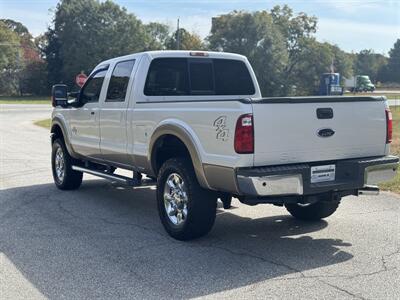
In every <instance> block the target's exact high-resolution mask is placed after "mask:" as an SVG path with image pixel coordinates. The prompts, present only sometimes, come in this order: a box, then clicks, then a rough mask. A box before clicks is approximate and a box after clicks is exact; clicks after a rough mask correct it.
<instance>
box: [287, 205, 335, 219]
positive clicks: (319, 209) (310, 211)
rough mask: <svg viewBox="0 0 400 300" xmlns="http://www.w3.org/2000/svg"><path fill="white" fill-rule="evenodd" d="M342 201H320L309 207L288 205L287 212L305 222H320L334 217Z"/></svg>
mask: <svg viewBox="0 0 400 300" xmlns="http://www.w3.org/2000/svg"><path fill="white" fill-rule="evenodd" d="M339 204H340V201H329V202H328V201H319V202H316V203H313V204H310V205H308V206H300V205H298V204H297V203H287V204H285V207H286V209H287V211H288V212H289V213H290V214H291V215H292V216H293V217H295V218H296V219H299V220H305V221H318V220H321V219H324V218H327V217H329V216H330V215H332V214H333V213H334V212H335V211H336V209H337V208H338V207H339Z"/></svg>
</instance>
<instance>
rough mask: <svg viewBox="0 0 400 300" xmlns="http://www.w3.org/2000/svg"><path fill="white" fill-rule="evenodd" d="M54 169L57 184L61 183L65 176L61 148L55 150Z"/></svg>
mask: <svg viewBox="0 0 400 300" xmlns="http://www.w3.org/2000/svg"><path fill="white" fill-rule="evenodd" d="M54 168H55V171H56V176H57V179H58V181H59V182H63V180H64V176H65V162H64V152H63V150H62V148H61V147H58V148H57V151H56V155H55V158H54Z"/></svg>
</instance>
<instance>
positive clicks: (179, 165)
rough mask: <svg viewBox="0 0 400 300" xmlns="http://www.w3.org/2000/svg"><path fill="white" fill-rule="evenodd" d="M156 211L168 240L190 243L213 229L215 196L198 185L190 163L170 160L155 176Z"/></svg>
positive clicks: (186, 160)
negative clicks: (173, 239) (169, 238)
mask: <svg viewBox="0 0 400 300" xmlns="http://www.w3.org/2000/svg"><path fill="white" fill-rule="evenodd" d="M157 207H158V213H159V216H160V219H161V223H162V224H163V226H164V228H165V230H166V231H167V232H168V234H169V235H170V236H171V237H173V238H175V239H177V240H181V241H184V240H191V239H195V238H199V237H201V236H204V235H206V234H207V233H208V232H209V231H210V230H211V228H212V226H213V225H214V221H215V216H216V209H217V195H216V194H215V193H213V192H211V191H208V190H205V189H203V188H202V187H201V186H200V185H199V183H198V181H197V178H196V174H195V172H194V169H193V166H192V164H191V162H190V160H188V159H182V158H172V159H169V160H167V161H166V162H165V163H164V164H163V165H162V167H161V169H160V171H159V174H158V178H157Z"/></svg>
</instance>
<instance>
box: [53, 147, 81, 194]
mask: <svg viewBox="0 0 400 300" xmlns="http://www.w3.org/2000/svg"><path fill="white" fill-rule="evenodd" d="M58 147H61V148H62V150H63V152H64V164H65V176H64V180H63V181H62V182H60V181H59V180H58V178H57V175H56V174H55V168H54V162H55V154H56V150H57V148H58ZM75 162H76V161H75V159H74V158H73V157H71V156H70V155H69V153H68V150H67V147H66V146H65V143H64V140H63V139H56V140H55V141H54V142H53V145H52V151H51V169H52V173H53V179H54V183H55V184H56V186H57V188H59V189H60V190H76V189H78V188H79V187H80V186H81V184H82V178H83V173H82V172H78V171H75V170H72V165H73V164H74V163H75Z"/></svg>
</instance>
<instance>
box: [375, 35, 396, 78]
mask: <svg viewBox="0 0 400 300" xmlns="http://www.w3.org/2000/svg"><path fill="white" fill-rule="evenodd" d="M378 79H379V80H380V81H383V82H394V83H400V39H397V41H396V42H395V43H394V45H393V48H392V49H391V50H390V51H389V59H388V63H387V65H386V66H383V67H382V68H381V69H380V70H379V73H378Z"/></svg>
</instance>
